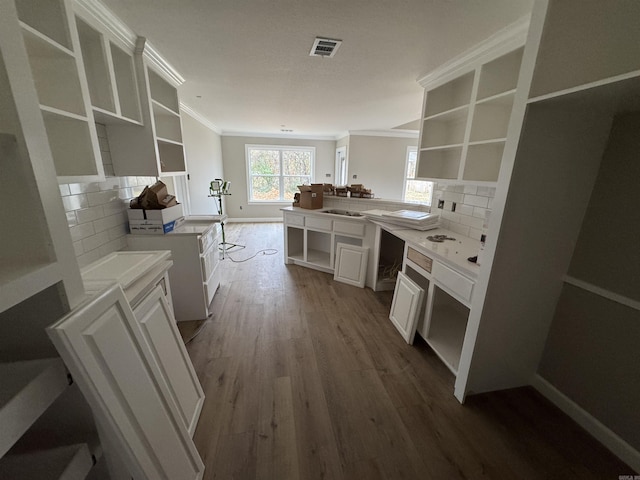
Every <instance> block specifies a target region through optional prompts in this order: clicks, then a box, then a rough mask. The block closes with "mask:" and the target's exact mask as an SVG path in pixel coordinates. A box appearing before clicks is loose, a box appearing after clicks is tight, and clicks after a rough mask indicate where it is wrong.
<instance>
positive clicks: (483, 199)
mask: <svg viewBox="0 0 640 480" xmlns="http://www.w3.org/2000/svg"><path fill="white" fill-rule="evenodd" d="M495 193H496V190H495V188H493V187H484V186H479V185H445V184H438V183H436V184H434V191H433V201H432V205H431V207H428V206H426V205H421V204H416V203H406V202H399V201H392V200H384V199H379V198H376V199H371V200H368V199H360V198H349V197H347V198H345V197H330V196H327V197H324V201H323V204H324V207H325V208H339V209H343V210H356V211H361V210H370V209H379V210H389V211H393V210H400V209H409V210H419V211H426V212H428V211H431V212H434V213H435V212H439V213H440V215H441V222H440V223H441V225H442V227H443V228H446V229H447V230H451V231H453V232H456V233H458V234H460V235H465V236H467V237H471V238H475V239H476V240H480V235H482V230H483V225H484V222H485V217H486V214H487V210H490V209H491V204H492V202H493V197H494V196H495ZM439 200H442V201H444V208H442V209H438V201H439ZM454 204H455V209H454Z"/></svg>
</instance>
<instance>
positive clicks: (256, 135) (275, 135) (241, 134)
mask: <svg viewBox="0 0 640 480" xmlns="http://www.w3.org/2000/svg"><path fill="white" fill-rule="evenodd" d="M222 136H223V137H251V138H295V139H297V140H328V141H332V142H335V141H337V140H339V138H336V137H335V136H333V135H302V134H298V135H296V134H294V133H264V132H229V131H224V130H223V131H222ZM340 138H342V137H340Z"/></svg>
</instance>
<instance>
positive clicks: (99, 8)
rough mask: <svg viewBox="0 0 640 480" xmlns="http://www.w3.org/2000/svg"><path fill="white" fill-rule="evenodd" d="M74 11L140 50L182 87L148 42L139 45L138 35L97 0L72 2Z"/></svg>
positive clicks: (182, 80) (160, 70) (178, 74)
mask: <svg viewBox="0 0 640 480" xmlns="http://www.w3.org/2000/svg"><path fill="white" fill-rule="evenodd" d="M74 1H75V4H76V10H81V11H84V13H85V14H86V15H89V16H91V17H92V18H93V19H94V20H95V21H97V22H98V23H99V24H100V25H102V27H103V28H104V29H105V30H106V31H107V32H109V34H110V35H112V36H113V37H114V38H116V39H117V40H119V41H120V42H122V43H123V44H124V45H127V46H129V48H131V49H140V48H142V49H143V50H142V53H143V55H144V57H145V58H146V60H147V61H148V62H149V63H150V64H151V65H153V66H154V67H155V69H156V70H158V71H159V72H161V73H162V74H163V75H165V76H166V77H167V79H169V80H170V81H171V82H173V83H174V85H175V86H179V85H182V84H183V83H184V81H185V80H184V78H183V77H182V75H180V73H179V72H178V71H177V70H176V69H175V68H173V66H172V65H171V64H170V63H169V62H168V61H167V60H166V59H165V58H164V57H163V56H162V55H161V54H160V52H158V50H156V48H155V47H154V46H153V45H152V44H151V43H150V42H148V41H146V39H145V42H144V43H142V44H140V42H139V39H140V38H142V37H138V35H137V34H136V33H135V32H134V31H133V30H131V28H129V26H127V24H126V23H124V22H123V21H122V20H121V19H120V18H119V17H118V16H117V15H116V14H115V13H113V12H112V11H111V10H109V8H107V7H106V6H105V5H104V4H102V3H101V2H100V1H98V0H74Z"/></svg>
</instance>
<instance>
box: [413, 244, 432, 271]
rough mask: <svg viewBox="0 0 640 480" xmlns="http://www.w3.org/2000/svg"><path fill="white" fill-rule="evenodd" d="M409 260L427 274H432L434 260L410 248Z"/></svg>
mask: <svg viewBox="0 0 640 480" xmlns="http://www.w3.org/2000/svg"><path fill="white" fill-rule="evenodd" d="M407 258H408V259H409V260H411V261H412V262H413V263H415V264H416V265H418V266H420V267H422V268H424V269H425V270H426V271H427V272H429V273H431V266H432V265H433V260H432V259H431V258H429V257H427V256H426V255H423V254H422V253H420V252H418V251H417V250H414V249H413V248H411V247H409V248H408V249H407Z"/></svg>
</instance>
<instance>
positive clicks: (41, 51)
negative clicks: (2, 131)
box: [3, 0, 104, 183]
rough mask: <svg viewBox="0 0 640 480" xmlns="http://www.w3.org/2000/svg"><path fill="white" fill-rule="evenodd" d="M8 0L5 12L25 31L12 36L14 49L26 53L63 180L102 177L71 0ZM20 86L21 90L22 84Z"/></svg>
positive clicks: (50, 145) (72, 180)
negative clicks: (43, 0) (44, 0)
mask: <svg viewBox="0 0 640 480" xmlns="http://www.w3.org/2000/svg"><path fill="white" fill-rule="evenodd" d="M5 3H6V4H7V5H6V8H5V7H4V6H3V15H8V16H9V17H10V20H9V21H10V22H14V23H17V24H18V25H19V27H20V33H19V34H18V35H17V36H16V38H14V40H13V43H14V45H13V47H14V50H13V52H14V54H16V55H24V54H26V57H27V60H28V63H29V70H30V71H29V75H28V78H30V79H32V81H33V84H34V85H35V90H36V94H37V98H38V102H39V105H40V110H41V115H42V119H43V121H44V126H45V129H46V133H47V137H48V139H49V147H50V150H51V154H52V156H53V161H54V165H55V169H56V173H57V175H58V177H59V179H58V180H59V181H60V182H61V183H69V182H79V181H97V180H103V179H104V170H103V166H102V159H101V157H100V150H99V147H98V137H97V134H96V129H95V124H94V120H93V113H92V111H91V108H90V104H89V92H88V88H87V82H86V78H85V74H84V67H83V62H82V55H81V54H80V45H79V40H78V35H77V32H76V26H75V19H74V17H73V14H72V9H71V4H70V2H68V1H65V0H57V1H50V2H45V3H44V4H43V2H38V1H35V0H17V1H16V2H15V5H14V4H13V2H10V1H9V2H5ZM14 8H15V9H14ZM16 14H17V18H16V17H15V16H14V15H16ZM29 83H30V82H29ZM17 87H18V88H20V89H22V87H23V85H19V86H17ZM25 87H26V86H25ZM69 139H73V141H72V142H71V141H69Z"/></svg>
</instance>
